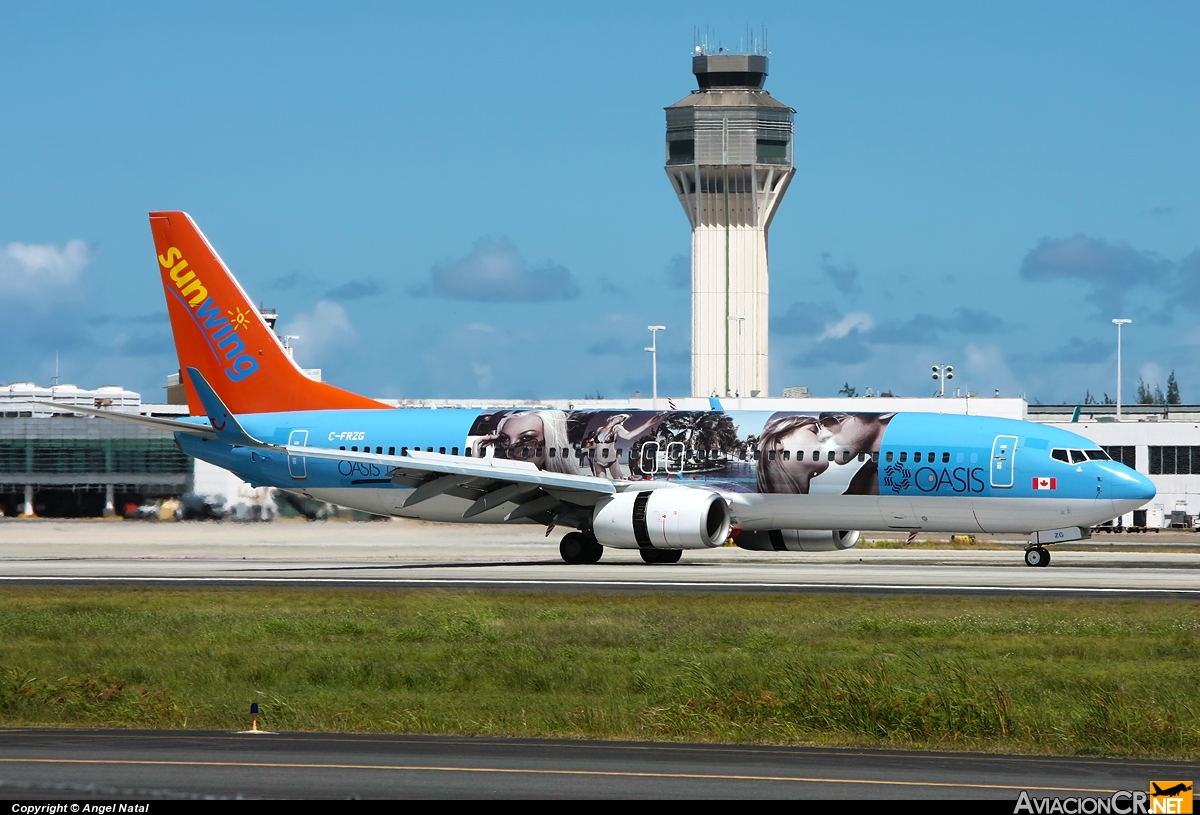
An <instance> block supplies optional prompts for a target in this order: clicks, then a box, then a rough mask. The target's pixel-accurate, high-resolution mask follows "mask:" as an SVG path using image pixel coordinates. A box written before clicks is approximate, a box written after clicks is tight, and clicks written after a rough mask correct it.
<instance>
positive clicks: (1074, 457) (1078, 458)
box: [1071, 450, 1087, 464]
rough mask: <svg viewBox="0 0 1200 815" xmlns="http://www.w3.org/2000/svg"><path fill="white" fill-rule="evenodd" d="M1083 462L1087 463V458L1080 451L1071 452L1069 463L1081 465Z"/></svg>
mask: <svg viewBox="0 0 1200 815" xmlns="http://www.w3.org/2000/svg"><path fill="white" fill-rule="evenodd" d="M1085 461H1087V456H1085V455H1084V454H1083V451H1082V450H1072V451H1071V463H1072V464H1081V463H1083V462H1085Z"/></svg>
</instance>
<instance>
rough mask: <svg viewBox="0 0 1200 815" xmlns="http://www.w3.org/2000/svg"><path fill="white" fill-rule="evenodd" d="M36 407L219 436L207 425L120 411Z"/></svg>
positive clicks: (54, 405)
mask: <svg viewBox="0 0 1200 815" xmlns="http://www.w3.org/2000/svg"><path fill="white" fill-rule="evenodd" d="M34 404H35V405H41V406H42V407H51V408H54V409H55V410H56V411H58V412H60V413H82V414H84V415H85V416H99V417H101V418H103V419H116V420H117V421H118V422H126V423H128V424H140V425H142V426H143V427H153V428H154V429H155V430H169V431H172V432H174V433H190V434H191V435H193V436H199V437H200V438H202V439H215V438H217V434H216V433H214V432H213V429H212V428H211V427H209V426H208V425H206V424H194V423H192V422H181V421H179V420H178V419H163V418H160V417H158V416H143V415H141V414H140V413H122V412H121V411H118V410H100V409H99V408H86V407H79V406H78V405H64V404H63V403H62V402H36V401H35V402H34Z"/></svg>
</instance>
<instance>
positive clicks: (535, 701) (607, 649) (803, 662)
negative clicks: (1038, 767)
mask: <svg viewBox="0 0 1200 815" xmlns="http://www.w3.org/2000/svg"><path fill="white" fill-rule="evenodd" d="M1198 657H1200V607H1198V606H1197V605H1195V604H1190V603H1181V602H1166V601H1163V602H1125V601H1095V602H1089V601H1035V600H1029V599H981V598H953V597H949V598H947V597H941V598H930V597H893V598H870V597H856V596H839V595H749V596H746V595H690V596H689V595H650V594H516V593H470V592H439V591H362V590H354V591H309V590H268V589H262V590H259V589H242V590H237V591H227V592H221V591H191V590H189V591H171V590H154V589H151V590H127V589H78V590H74V589H50V588H8V589H6V591H5V593H4V595H3V596H2V597H0V724H3V725H7V726H13V725H26V724H38V725H63V726H66V725H75V726H112V727H190V728H238V729H241V728H244V727H245V726H246V725H247V724H248V715H247V712H248V708H249V703H250V702H252V701H257V702H259V704H260V705H261V707H262V721H263V723H264V724H265V725H266V726H267V727H270V728H272V729H281V730H282V729H298V730H339V731H391V732H422V733H470V734H508V735H522V736H569V737H592V738H628V739H671V740H681V739H682V740H693V741H733V742H771V743H790V744H826V745H859V746H887V747H908V746H917V747H931V748H942V749H946V748H949V749H972V750H996V751H1017V752H1041V753H1063V754H1103V755H1125V756H1159V757H1188V758H1195V757H1196V756H1197V755H1200V681H1198V680H1200V668H1198V667H1197V666H1198V665H1200V659H1198Z"/></svg>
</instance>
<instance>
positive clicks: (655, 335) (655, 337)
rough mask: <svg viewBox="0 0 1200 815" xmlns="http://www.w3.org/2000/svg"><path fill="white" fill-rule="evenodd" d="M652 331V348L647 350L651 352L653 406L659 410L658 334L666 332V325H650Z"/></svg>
mask: <svg viewBox="0 0 1200 815" xmlns="http://www.w3.org/2000/svg"><path fill="white" fill-rule="evenodd" d="M646 328H648V329H650V347H649V348H647V349H645V350H647V351H649V352H650V371H651V374H650V375H651V388H652V390H651V393H652V394H653V397H654V401H653V403H652V404H653V406H654V409H655V410H658V332H659V331H666V330H667V327H666V326H665V325H648V326H646Z"/></svg>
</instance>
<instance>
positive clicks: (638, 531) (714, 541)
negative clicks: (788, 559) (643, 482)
mask: <svg viewBox="0 0 1200 815" xmlns="http://www.w3.org/2000/svg"><path fill="white" fill-rule="evenodd" d="M729 528H730V515H729V505H728V504H726V503H725V499H724V498H722V497H721V496H720V495H718V494H717V493H715V492H709V491H707V490H701V489H694V488H691V487H664V488H661V489H655V490H643V491H638V490H636V489H632V488H631V489H628V490H626V491H625V492H622V493H618V494H617V495H613V496H610V497H608V498H605V499H604V500H602V501H601V502H600V503H599V504H597V505H596V509H595V512H594V513H593V514H592V531H593V532H594V533H595V535H596V540H598V541H599V542H600V543H602V544H604V545H605V546H612V547H615V548H618V549H644V548H648V547H654V548H656V549H707V548H711V547H713V546H720V545H721V544H723V543H725V541H727V540H728V539H729Z"/></svg>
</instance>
